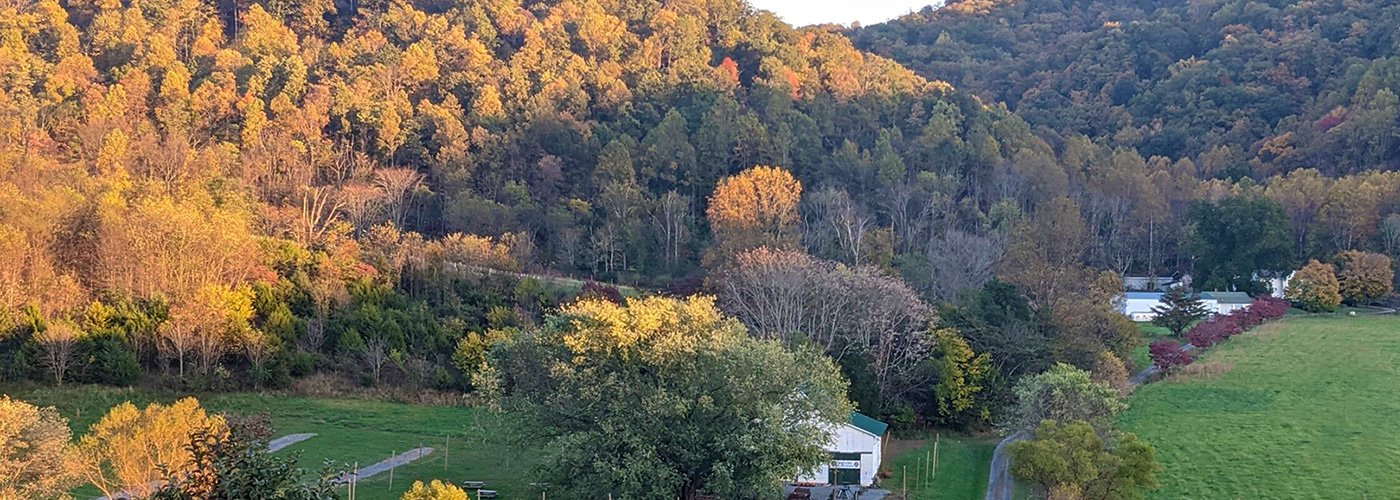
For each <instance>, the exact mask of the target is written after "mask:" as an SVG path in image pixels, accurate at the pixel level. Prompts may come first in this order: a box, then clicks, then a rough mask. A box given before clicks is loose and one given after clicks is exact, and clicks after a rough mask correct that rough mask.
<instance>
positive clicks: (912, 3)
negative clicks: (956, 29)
mask: <svg viewBox="0 0 1400 500" xmlns="http://www.w3.org/2000/svg"><path fill="white" fill-rule="evenodd" d="M749 3H751V4H753V6H754V7H756V8H759V9H763V10H769V11H773V13H775V14H777V15H778V17H781V18H783V21H786V22H787V23H788V24H791V25H793V26H806V25H809V24H821V23H837V24H851V22H852V21H860V24H861V26H867V25H871V24H877V23H882V22H885V21H888V20H890V19H894V18H896V17H899V16H902V15H904V14H908V13H909V12H911V11H918V10H919V9H922V8H924V6H925V5H929V4H930V3H935V0H749Z"/></svg>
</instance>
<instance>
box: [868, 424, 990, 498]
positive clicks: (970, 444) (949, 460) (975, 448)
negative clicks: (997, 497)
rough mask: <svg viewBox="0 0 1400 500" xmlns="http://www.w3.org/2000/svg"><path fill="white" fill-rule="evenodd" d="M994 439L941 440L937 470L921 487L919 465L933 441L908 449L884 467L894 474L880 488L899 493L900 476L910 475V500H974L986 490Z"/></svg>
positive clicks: (954, 438) (945, 438)
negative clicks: (925, 485) (925, 484)
mask: <svg viewBox="0 0 1400 500" xmlns="http://www.w3.org/2000/svg"><path fill="white" fill-rule="evenodd" d="M996 445H997V439H996V438H986V437H944V438H942V439H941V440H939V443H938V468H937V469H935V470H934V472H935V473H936V474H935V475H934V478H933V479H932V480H931V481H929V483H928V486H927V487H926V488H925V487H921V485H920V484H919V482H918V481H917V480H916V478H917V477H918V475H919V473H918V470H919V464H920V463H922V462H923V460H924V457H926V456H930V455H929V454H930V453H932V450H933V441H932V440H929V443H928V444H927V445H924V446H920V447H918V448H914V449H911V450H909V451H906V452H904V453H901V454H900V455H899V456H898V457H895V459H894V461H893V462H891V463H889V464H886V465H887V467H888V468H889V470H890V471H891V472H892V473H893V475H892V476H890V477H888V478H885V479H884V480H883V481H884V483H883V487H884V488H886V489H888V490H890V491H895V492H898V491H900V488H901V485H902V484H903V482H902V479H904V478H903V474H904V473H905V472H907V473H908V474H909V478H908V485H909V498H910V499H913V500H952V499H956V500H977V499H980V498H982V497H983V496H984V495H985V494H986V491H987V473H988V469H989V467H990V466H991V461H992V450H993V449H995V448H996Z"/></svg>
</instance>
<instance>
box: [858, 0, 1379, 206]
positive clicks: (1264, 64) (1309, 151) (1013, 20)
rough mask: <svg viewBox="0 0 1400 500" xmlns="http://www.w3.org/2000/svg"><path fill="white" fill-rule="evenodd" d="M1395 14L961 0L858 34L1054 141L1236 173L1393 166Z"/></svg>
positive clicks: (1306, 6)
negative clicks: (1083, 140)
mask: <svg viewBox="0 0 1400 500" xmlns="http://www.w3.org/2000/svg"><path fill="white" fill-rule="evenodd" d="M1397 16H1400V7H1397V6H1396V5H1394V4H1391V3H1390V2H1378V1H1360V2H1347V1H1341V0H1321V1H1309V2H1290V1H1258V0H1210V1H1205V2H1182V1H1176V0H1145V1H1133V2H1116V1H1098V0H1090V1H1058V0H1052V1H1043V2H1042V1H1035V2H1032V1H1020V0H968V1H958V0H955V1H951V2H948V4H947V5H946V6H944V7H941V8H936V9H935V8H932V7H926V8H924V9H923V10H922V11H920V12H918V13H916V14H911V15H909V16H906V17H904V18H902V19H898V20H895V21H891V22H889V23H885V24H879V25H874V26H870V27H866V28H863V29H859V30H857V31H856V32H855V33H854V34H853V37H854V39H855V40H856V43H857V46H858V47H860V48H862V49H866V50H871V51H874V52H876V53H879V54H883V55H886V56H889V57H892V58H894V59H895V60H897V61H899V62H901V63H903V64H905V65H907V66H909V67H911V68H913V69H915V70H916V71H919V72H920V73H923V74H925V75H938V77H939V78H941V79H943V80H946V81H948V82H950V83H952V84H953V85H954V86H956V87H959V88H960V89H963V90H967V91H970V92H973V93H975V94H977V95H979V96H981V97H982V98H983V99H984V100H987V101H988V102H1005V103H1007V105H1008V106H1009V107H1010V108H1012V109H1013V110H1015V111H1016V113H1017V114H1018V115H1020V116H1021V117H1023V118H1025V119H1026V121H1027V122H1029V123H1030V124H1031V125H1032V126H1033V127H1035V129H1036V132H1037V134H1039V135H1042V136H1044V137H1047V138H1048V139H1050V140H1051V141H1052V142H1057V141H1062V140H1063V139H1062V138H1063V137H1065V136H1066V135H1068V134H1084V135H1087V136H1089V137H1092V138H1094V139H1095V140H1097V141H1101V142H1103V143H1105V144H1110V145H1113V146H1123V147H1130V148H1135V149H1136V150H1137V151H1138V152H1139V153H1140V154H1142V155H1143V156H1144V157H1152V156H1164V157H1167V158H1170V159H1172V160H1177V159H1181V158H1190V159H1192V160H1193V161H1195V162H1196V165H1197V166H1198V167H1199V168H1200V169H1201V170H1202V174H1203V175H1204V176H1206V177H1213V178H1236V179H1237V178H1240V177H1242V176H1256V178H1259V177H1265V176H1269V175H1273V174H1277V173H1285V172H1287V171H1289V170H1292V169H1295V168H1302V167H1315V168H1318V169H1319V170H1321V171H1322V172H1323V173H1324V174H1327V175H1339V174H1346V173H1357V172H1362V171H1365V170H1368V169H1375V168H1381V169H1392V168H1395V167H1396V166H1397V160H1400V156H1397V153H1400V151H1398V150H1397V128H1396V120H1397V117H1400V101H1398V100H1397V97H1396V92H1395V90H1394V88H1393V87H1394V86H1395V85H1396V84H1397V83H1398V81H1397V78H1400V77H1397V74H1400V73H1397V70H1400V66H1397V64H1400V61H1397V60H1395V57H1394V56H1395V53H1396V43H1397V39H1396V33H1397V30H1396V27H1397V19H1400V17H1397Z"/></svg>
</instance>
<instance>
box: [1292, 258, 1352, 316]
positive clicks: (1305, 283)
mask: <svg viewBox="0 0 1400 500" xmlns="http://www.w3.org/2000/svg"><path fill="white" fill-rule="evenodd" d="M1287 295H1288V298H1289V299H1290V300H1292V301H1293V302H1294V303H1296V304H1298V307H1299V308H1301V309H1303V310H1304V311H1308V312H1328V311H1333V310H1335V309H1337V306H1338V305H1341V303H1342V294H1341V292H1340V291H1339V285H1338V284H1337V275H1336V274H1335V273H1334V272H1333V270H1332V265H1331V264H1324V263H1321V262H1318V261H1316V260H1314V261H1311V262H1308V265H1306V266H1303V268H1302V269H1299V270H1298V272H1297V273H1296V274H1294V275H1293V279H1291V280H1289V281H1288V291H1287Z"/></svg>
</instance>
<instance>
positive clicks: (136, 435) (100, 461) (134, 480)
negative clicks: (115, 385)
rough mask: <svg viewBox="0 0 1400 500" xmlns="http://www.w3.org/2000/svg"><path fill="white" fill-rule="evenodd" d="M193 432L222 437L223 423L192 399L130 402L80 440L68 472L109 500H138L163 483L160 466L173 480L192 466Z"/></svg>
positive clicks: (72, 455) (224, 429)
mask: <svg viewBox="0 0 1400 500" xmlns="http://www.w3.org/2000/svg"><path fill="white" fill-rule="evenodd" d="M196 432H205V433H210V434H212V435H215V436H222V435H223V434H224V433H226V432H227V425H226V424H225V423H224V419H223V417H220V416H218V415H212V414H209V413H207V412H205V411H204V408H202V407H200V405H199V401H198V400H196V399H194V398H185V399H181V400H179V401H176V402H175V403H173V404H171V405H169V406H166V405H162V404H159V403H152V404H150V405H149V406H146V407H145V408H137V407H136V406H135V405H133V404H131V403H130V402H127V403H123V404H120V405H117V406H115V407H113V408H112V409H111V410H110V411H108V412H107V414H106V415H104V416H103V417H102V419H101V420H98V421H97V423H95V424H93V425H92V428H91V429H90V430H89V431H88V433H87V434H86V435H84V436H83V437H82V438H81V439H79V440H78V443H77V445H76V446H75V447H74V449H73V451H72V453H71V454H70V457H69V461H68V462H67V463H68V470H69V471H71V472H72V473H73V474H74V475H75V476H77V477H78V478H79V479H81V480H82V481H84V482H88V483H91V484H92V485H93V486H96V487H97V489H99V490H101V491H102V493H103V494H105V495H107V496H108V497H112V496H113V495H114V494H116V493H117V492H120V491H126V492H128V493H129V494H130V495H132V496H136V497H142V496H145V495H147V494H150V493H151V492H152V491H153V489H154V487H155V485H156V484H157V483H156V481H158V480H161V479H165V476H164V474H163V473H162V471H161V466H164V467H165V468H166V469H167V471H168V473H169V474H173V475H174V476H176V477H179V476H181V475H182V471H183V470H184V468H185V467H188V466H189V464H190V459H191V455H190V449H189V448H188V445H189V442H190V437H191V436H193V435H194V434H195V433H196Z"/></svg>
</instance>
